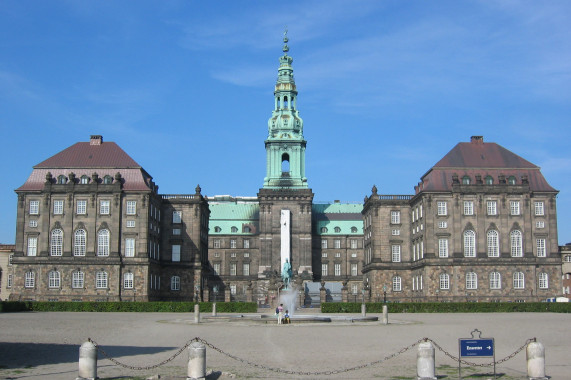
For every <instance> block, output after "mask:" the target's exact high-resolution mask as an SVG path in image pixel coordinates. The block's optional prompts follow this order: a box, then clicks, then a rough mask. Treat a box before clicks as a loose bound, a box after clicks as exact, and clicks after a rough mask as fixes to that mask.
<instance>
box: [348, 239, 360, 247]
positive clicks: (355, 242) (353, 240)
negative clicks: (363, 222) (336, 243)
mask: <svg viewBox="0 0 571 380" xmlns="http://www.w3.org/2000/svg"><path fill="white" fill-rule="evenodd" d="M350 244H351V249H357V248H358V247H359V245H358V243H357V239H351V240H350Z"/></svg>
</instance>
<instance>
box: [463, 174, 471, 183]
mask: <svg viewBox="0 0 571 380" xmlns="http://www.w3.org/2000/svg"><path fill="white" fill-rule="evenodd" d="M469 184H470V177H468V176H467V175H465V176H464V177H462V185H469Z"/></svg>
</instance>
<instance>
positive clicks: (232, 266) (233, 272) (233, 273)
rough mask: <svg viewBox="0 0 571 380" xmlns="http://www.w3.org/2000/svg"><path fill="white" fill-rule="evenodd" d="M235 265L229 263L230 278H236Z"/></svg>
mask: <svg viewBox="0 0 571 380" xmlns="http://www.w3.org/2000/svg"><path fill="white" fill-rule="evenodd" d="M237 266H238V265H237V264H236V263H230V276H236V275H237Z"/></svg>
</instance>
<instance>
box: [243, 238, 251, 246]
mask: <svg viewBox="0 0 571 380" xmlns="http://www.w3.org/2000/svg"><path fill="white" fill-rule="evenodd" d="M243 243H244V248H250V240H248V239H244V242H243Z"/></svg>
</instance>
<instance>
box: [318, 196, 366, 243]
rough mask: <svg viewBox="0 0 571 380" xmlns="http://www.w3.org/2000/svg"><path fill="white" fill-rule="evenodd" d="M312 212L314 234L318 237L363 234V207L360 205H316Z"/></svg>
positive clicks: (336, 203)
mask: <svg viewBox="0 0 571 380" xmlns="http://www.w3.org/2000/svg"><path fill="white" fill-rule="evenodd" d="M311 210H312V214H313V233H315V234H317V235H362V234H363V216H362V214H361V211H362V210H363V205H362V204H360V203H355V204H353V203H338V202H335V203H315V204H313V205H312V206H311Z"/></svg>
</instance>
